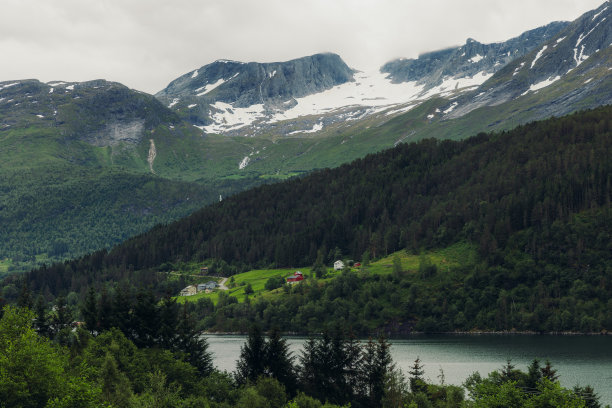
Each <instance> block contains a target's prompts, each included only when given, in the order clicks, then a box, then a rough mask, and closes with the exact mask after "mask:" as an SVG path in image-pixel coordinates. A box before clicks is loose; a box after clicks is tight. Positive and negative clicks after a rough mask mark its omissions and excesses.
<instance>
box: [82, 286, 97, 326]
mask: <svg viewBox="0 0 612 408" xmlns="http://www.w3.org/2000/svg"><path fill="white" fill-rule="evenodd" d="M81 315H83V320H85V326H86V327H87V330H89V332H90V333H93V332H95V331H97V330H98V302H97V299H96V291H95V289H94V288H93V286H90V287H89V290H88V291H87V297H86V298H85V302H84V303H83V305H82V306H81Z"/></svg>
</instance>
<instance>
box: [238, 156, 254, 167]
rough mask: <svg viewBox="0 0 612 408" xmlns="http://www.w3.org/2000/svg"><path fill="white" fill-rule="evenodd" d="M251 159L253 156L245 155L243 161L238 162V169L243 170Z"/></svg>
mask: <svg viewBox="0 0 612 408" xmlns="http://www.w3.org/2000/svg"><path fill="white" fill-rule="evenodd" d="M250 161H251V158H250V157H249V156H244V159H242V161H241V162H240V164H238V169H239V170H242V169H244V168H245V167H246V166H248V165H249V162H250Z"/></svg>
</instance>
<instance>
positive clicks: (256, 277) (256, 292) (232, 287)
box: [177, 268, 310, 304]
mask: <svg viewBox="0 0 612 408" xmlns="http://www.w3.org/2000/svg"><path fill="white" fill-rule="evenodd" d="M298 270H299V271H302V273H303V274H304V275H305V276H307V277H308V276H309V275H310V268H299V269H255V270H252V271H249V272H245V273H240V274H237V275H234V276H233V282H231V278H230V279H228V280H227V282H226V284H225V285H226V286H227V287H228V288H229V290H227V291H226V293H227V294H228V295H230V296H234V297H235V298H237V299H238V301H239V302H243V301H244V299H245V298H246V294H245V293H244V289H245V288H246V286H247V284H249V283H250V284H251V287H252V289H253V294H251V295H250V297H251V298H257V297H259V296H267V295H271V294H272V293H271V292H270V291H267V290H265V288H264V287H265V285H266V281H267V280H268V279H270V278H273V277H279V276H282V277H285V278H286V277H288V276H291V275H293V273H294V272H295V271H298ZM200 281H202V282H207V281H206V280H201V279H200V280H198V283H202V282H200ZM276 291H278V289H277V290H276ZM219 292H220V291H219V290H216V291H214V292H212V293H204V292H201V293H198V294H197V295H193V296H178V297H177V301H178V302H179V303H182V302H185V301H189V302H193V301H197V300H198V299H201V298H205V297H208V298H210V299H211V300H212V301H213V303H215V304H216V303H217V301H218V299H219ZM272 292H274V291H272Z"/></svg>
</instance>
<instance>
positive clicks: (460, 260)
mask: <svg viewBox="0 0 612 408" xmlns="http://www.w3.org/2000/svg"><path fill="white" fill-rule="evenodd" d="M475 251H476V249H475V248H474V246H473V245H471V244H468V243H465V242H460V243H457V244H454V245H452V246H450V247H448V248H443V249H437V250H434V251H428V252H424V253H422V254H410V253H407V252H406V251H405V250H402V251H398V252H395V253H393V254H391V255H389V256H387V257H384V258H382V259H379V260H377V261H374V262H372V263H371V264H370V265H368V266H363V267H357V268H355V267H353V268H351V269H352V270H353V271H361V272H365V273H368V274H373V275H374V274H379V275H388V274H390V273H392V271H393V257H394V256H395V255H398V256H399V257H400V261H401V264H402V270H403V271H405V272H417V271H418V270H419V266H420V264H421V262H422V260H423V258H424V257H427V259H428V260H429V262H430V263H431V264H433V265H435V266H436V267H437V269H438V271H441V272H446V271H449V270H450V269H451V268H453V267H456V266H459V265H461V264H465V263H467V262H469V261H470V260H471V259H473V258H474V256H475ZM298 270H299V271H301V272H302V273H303V274H304V276H305V277H306V279H310V278H311V268H310V267H304V268H291V269H288V268H285V269H256V270H252V271H249V272H245V273H240V274H237V275H234V276H233V282H231V279H232V278H230V279H228V280H227V282H226V286H227V287H228V288H229V290H227V291H224V292H225V293H227V294H228V295H229V296H234V297H235V298H236V299H237V300H238V301H239V302H244V300H245V299H246V297H247V295H246V293H245V292H244V291H245V289H246V287H247V285H248V284H250V285H251V288H252V289H253V293H252V294H250V295H249V298H250V299H256V298H259V297H266V298H268V297H274V296H278V295H281V294H282V293H283V289H282V288H279V289H275V290H272V291H268V290H266V289H265V285H266V282H267V281H268V279H270V278H273V277H279V276H280V277H283V278H287V277H289V276H291V275H293V273H294V272H295V271H298ZM340 274H342V271H334V270H333V269H332V268H331V267H328V268H327V274H326V275H325V277H324V278H323V279H319V280H318V281H319V282H321V283H323V284H325V283H326V282H330V281H332V280H333V279H335V278H336V277H337V276H339V275H340ZM208 280H211V279H208V277H201V278H193V279H191V280H188V281H189V282H192V283H194V284H197V283H205V282H208ZM220 292H221V291H220V290H215V291H213V292H211V293H204V292H202V293H198V294H197V295H193V296H177V298H176V299H177V301H178V302H179V303H183V302H195V301H197V300H199V299H202V298H209V299H210V300H212V302H213V303H214V304H217V302H218V300H219V293H220Z"/></svg>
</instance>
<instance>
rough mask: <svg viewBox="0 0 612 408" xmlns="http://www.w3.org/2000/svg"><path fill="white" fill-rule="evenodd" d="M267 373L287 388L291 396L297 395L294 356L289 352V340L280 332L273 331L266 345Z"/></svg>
mask: <svg viewBox="0 0 612 408" xmlns="http://www.w3.org/2000/svg"><path fill="white" fill-rule="evenodd" d="M265 365H266V372H267V374H268V375H269V376H271V377H274V378H276V379H277V380H278V381H279V382H280V383H281V384H283V385H284V386H285V390H286V391H287V392H288V393H289V395H291V396H293V395H295V389H296V376H295V369H294V367H293V356H292V355H291V352H290V351H289V346H288V345H287V340H285V339H284V338H282V337H281V336H280V332H279V331H278V330H276V329H272V331H271V332H270V336H269V338H268V341H267V343H266V364H265Z"/></svg>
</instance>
